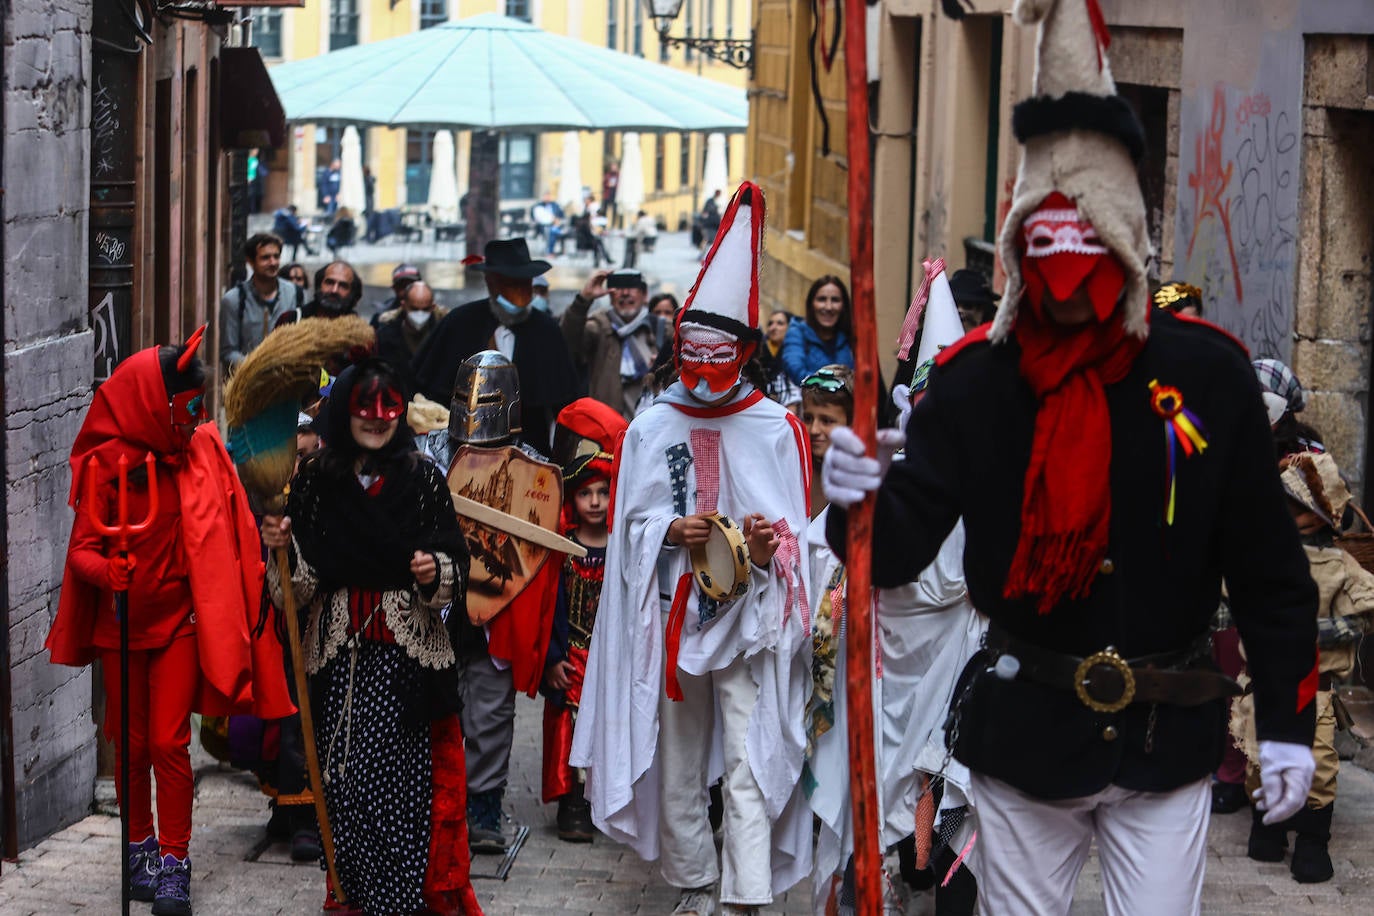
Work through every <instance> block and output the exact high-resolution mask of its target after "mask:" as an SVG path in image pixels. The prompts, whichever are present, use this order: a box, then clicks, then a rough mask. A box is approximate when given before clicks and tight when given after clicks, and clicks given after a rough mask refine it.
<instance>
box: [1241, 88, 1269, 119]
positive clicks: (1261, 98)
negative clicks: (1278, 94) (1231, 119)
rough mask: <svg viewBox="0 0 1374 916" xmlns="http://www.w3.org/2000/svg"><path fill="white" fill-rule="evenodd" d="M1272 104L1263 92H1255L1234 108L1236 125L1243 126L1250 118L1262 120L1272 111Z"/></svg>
mask: <svg viewBox="0 0 1374 916" xmlns="http://www.w3.org/2000/svg"><path fill="white" fill-rule="evenodd" d="M1273 108H1274V106H1273V104H1272V103H1270V101H1269V96H1268V95H1266V94H1264V93H1263V92H1257V93H1255V94H1254V95H1252V96H1248V97H1246V98H1243V99H1241V100H1240V104H1239V105H1237V106H1236V123H1237V124H1245V123H1247V122H1248V121H1249V120H1250V119H1251V118H1252V117H1254V118H1263V117H1266V116H1268V114H1269V113H1270V112H1271V111H1273Z"/></svg>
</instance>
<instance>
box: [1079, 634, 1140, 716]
mask: <svg viewBox="0 0 1374 916" xmlns="http://www.w3.org/2000/svg"><path fill="white" fill-rule="evenodd" d="M1098 665H1106V666H1107V667H1109V668H1112V669H1114V670H1115V671H1116V672H1117V673H1118V674H1120V675H1121V684H1122V686H1121V695H1120V696H1119V697H1117V698H1116V699H1115V700H1107V701H1104V700H1099V699H1097V698H1096V697H1094V696H1093V695H1092V694H1091V693H1089V692H1088V684H1089V683H1090V682H1089V679H1088V675H1089V674H1090V673H1091V672H1092V669H1093V668H1096V667H1097V666H1098ZM1073 689H1074V692H1075V693H1077V694H1078V699H1079V701H1080V702H1081V703H1082V704H1083V705H1084V706H1086V707H1088V708H1089V709H1091V710H1093V711H1094V712H1120V711H1121V710H1123V709H1125V708H1126V707H1127V706H1129V705H1130V703H1131V700H1133V699H1135V675H1134V674H1132V673H1131V666H1130V665H1128V664H1126V660H1125V659H1124V658H1122V657H1121V656H1120V655H1118V654H1117V652H1116V647H1114V646H1108V647H1107V648H1105V649H1103V650H1102V651H1101V652H1094V653H1093V654H1092V655H1089V656H1088V657H1087V658H1085V659H1083V661H1081V662H1080V663H1079V665H1078V670H1076V671H1075V672H1074V673H1073Z"/></svg>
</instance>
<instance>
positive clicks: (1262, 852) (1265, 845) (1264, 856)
mask: <svg viewBox="0 0 1374 916" xmlns="http://www.w3.org/2000/svg"><path fill="white" fill-rule="evenodd" d="M1263 818H1264V812H1263V811H1261V810H1260V809H1258V808H1255V809H1253V810H1252V811H1251V820H1250V843H1249V846H1248V848H1247V849H1246V850H1245V854H1246V855H1247V856H1249V857H1250V858H1252V859H1254V860H1255V861H1256V862H1282V861H1283V851H1284V850H1285V849H1287V848H1288V824H1289V823H1290V822H1289V821H1281V822H1279V823H1277V824H1269V825H1267V824H1265V823H1264V821H1263Z"/></svg>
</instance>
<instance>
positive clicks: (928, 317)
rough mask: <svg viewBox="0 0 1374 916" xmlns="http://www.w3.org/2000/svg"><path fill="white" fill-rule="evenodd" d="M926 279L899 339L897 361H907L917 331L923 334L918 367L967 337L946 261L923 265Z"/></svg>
mask: <svg viewBox="0 0 1374 916" xmlns="http://www.w3.org/2000/svg"><path fill="white" fill-rule="evenodd" d="M921 267H922V269H923V270H924V271H925V279H924V280H922V281H921V288H920V289H918V290H917V291H916V296H915V298H913V299H912V300H911V306H910V307H909V308H908V309H907V312H906V319H905V320H904V321H903V322H902V331H901V334H900V335H899V336H898V338H897V358H898V359H901V360H905V359H907V358H908V357H909V356H910V355H911V347H912V345H913V344H914V343H915V341H916V331H917V329H920V332H921V346H920V347H919V348H918V349H917V351H916V365H917V366H919V365H921V364H922V363H925V362H926V361H927V360H930V359H934V358H935V355H936V354H937V353H939V352H940V351H941V350H943V349H944V348H945V347H947V346H949V345H950V344H952V343H954V342H955V341H957V340H958V339H959V338H961V337H963V336H964V323H963V321H961V320H960V318H959V309H958V307H957V306H956V305H955V303H954V293H953V291H952V290H950V288H949V274H948V273H946V271H945V259H944V258H935V259H934V260H931V259H927V260H924V261H922V262H921Z"/></svg>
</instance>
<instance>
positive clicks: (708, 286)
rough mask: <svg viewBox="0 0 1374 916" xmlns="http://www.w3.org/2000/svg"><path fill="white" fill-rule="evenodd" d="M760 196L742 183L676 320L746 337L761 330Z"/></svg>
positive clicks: (761, 223)
mask: <svg viewBox="0 0 1374 916" xmlns="http://www.w3.org/2000/svg"><path fill="white" fill-rule="evenodd" d="M763 209H764V208H763V191H762V190H760V189H759V187H758V185H755V184H753V183H752V182H748V181H746V182H744V183H743V184H741V185H740V186H739V190H737V191H735V196H734V197H732V198H731V199H730V204H729V206H728V207H726V208H725V214H724V216H722V217H721V221H720V229H718V230H717V231H716V238H715V241H713V242H712V243H711V250H710V251H708V252H707V253H706V260H705V261H704V262H703V263H702V265H701V272H700V273H699V274H697V280H696V283H694V284H692V289H691V292H689V293H688V294H687V302H686V303H685V308H683V310H682V314H681V317H680V319H679V321H678V323H679V325H681V324H684V323H685V324H702V325H706V326H708V327H714V328H718V329H719V330H722V331H727V332H729V333H731V334H733V335H735V336H737V337H740V338H742V339H743V338H747V337H751V336H757V335H756V334H755V335H751V334H750V332H751V331H754V332H757V330H758V327H759V262H760V259H761V255H762V252H763Z"/></svg>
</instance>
